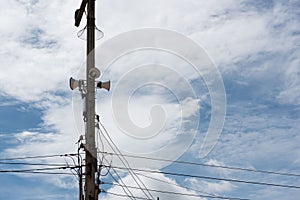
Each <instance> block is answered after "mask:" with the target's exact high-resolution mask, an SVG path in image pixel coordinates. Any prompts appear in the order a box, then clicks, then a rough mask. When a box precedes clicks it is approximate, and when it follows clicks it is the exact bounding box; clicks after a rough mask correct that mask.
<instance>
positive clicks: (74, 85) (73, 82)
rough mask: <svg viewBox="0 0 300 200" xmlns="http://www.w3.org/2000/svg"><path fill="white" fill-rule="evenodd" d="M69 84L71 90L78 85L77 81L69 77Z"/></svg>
mask: <svg viewBox="0 0 300 200" xmlns="http://www.w3.org/2000/svg"><path fill="white" fill-rule="evenodd" d="M69 85H70V88H71V90H74V89H75V88H77V87H78V86H79V81H77V80H75V79H74V78H72V77H71V78H70V80H69Z"/></svg>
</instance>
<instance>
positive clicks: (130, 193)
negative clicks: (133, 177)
mask: <svg viewBox="0 0 300 200" xmlns="http://www.w3.org/2000/svg"><path fill="white" fill-rule="evenodd" d="M112 170H113V171H114V173H115V174H116V175H117V177H118V178H119V180H120V182H121V183H122V184H120V183H119V181H118V180H117V179H116V178H115V177H114V176H113V174H112V173H111V172H110V171H109V172H108V173H109V175H110V176H111V177H112V179H113V180H114V181H116V183H119V184H120V185H122V189H123V191H124V192H125V194H126V195H127V196H128V197H129V198H130V196H133V194H132V192H131V191H130V190H129V188H128V187H127V185H126V184H125V183H124V182H123V180H122V178H121V177H120V175H119V174H118V173H117V171H116V170H115V169H112ZM126 190H127V191H126ZM127 192H128V193H129V194H128V193H127ZM131 199H132V198H131Z"/></svg>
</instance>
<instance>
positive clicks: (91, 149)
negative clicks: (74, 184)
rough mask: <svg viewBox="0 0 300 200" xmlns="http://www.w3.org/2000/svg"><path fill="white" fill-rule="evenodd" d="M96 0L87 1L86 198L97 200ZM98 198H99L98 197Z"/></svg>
mask: <svg viewBox="0 0 300 200" xmlns="http://www.w3.org/2000/svg"><path fill="white" fill-rule="evenodd" d="M94 49H95V0H88V3H87V52H86V53H87V58H86V59H87V60H86V61H87V65H86V81H87V95H86V102H85V103H86V105H85V106H86V132H85V139H86V150H85V152H86V157H85V163H86V168H85V186H84V190H85V200H96V196H98V193H97V194H96V191H98V190H96V184H95V173H96V171H97V150H96V146H95V117H96V115H95V77H91V76H90V70H91V69H92V68H94V67H95V51H94ZM97 199H98V198H97Z"/></svg>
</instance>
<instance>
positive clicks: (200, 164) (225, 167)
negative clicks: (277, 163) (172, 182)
mask: <svg viewBox="0 0 300 200" xmlns="http://www.w3.org/2000/svg"><path fill="white" fill-rule="evenodd" d="M100 153H103V154H108V155H117V154H116V153H109V152H100ZM122 155H123V156H125V157H131V158H139V159H146V160H154V161H162V162H174V163H180V164H188V165H197V166H204V167H216V168H223V169H230V170H240V171H248V172H256V173H265V174H276V175H283V176H296V177H300V174H294V173H285V172H275V171H267V170H257V169H250V168H242V167H232V166H224V165H212V164H204V163H196V162H189V161H179V160H170V159H163V158H151V157H146V156H137V155H126V154H122Z"/></svg>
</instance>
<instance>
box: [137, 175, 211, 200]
mask: <svg viewBox="0 0 300 200" xmlns="http://www.w3.org/2000/svg"><path fill="white" fill-rule="evenodd" d="M136 174H138V175H140V176H143V177H146V178H149V179H152V180H155V181H158V182H161V183H166V184H169V185H174V186H177V187H181V188H184V189H187V190H192V191H195V192H200V193H203V194H208V195H211V196H216V195H215V194H211V193H208V192H204V191H201V190H197V189H195V188H191V187H186V186H182V185H179V184H176V183H172V182H169V181H164V180H161V179H158V178H154V177H151V176H147V175H145V174H142V173H136Z"/></svg>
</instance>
